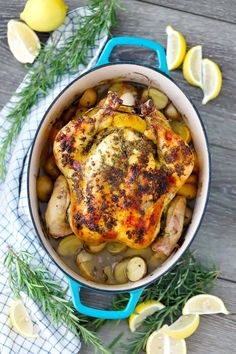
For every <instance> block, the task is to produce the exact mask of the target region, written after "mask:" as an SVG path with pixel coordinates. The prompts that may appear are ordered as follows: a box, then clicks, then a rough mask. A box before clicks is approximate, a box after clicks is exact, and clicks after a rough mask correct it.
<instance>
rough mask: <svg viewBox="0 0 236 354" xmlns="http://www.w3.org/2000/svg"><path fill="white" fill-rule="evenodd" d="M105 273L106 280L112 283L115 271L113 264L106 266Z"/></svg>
mask: <svg viewBox="0 0 236 354" xmlns="http://www.w3.org/2000/svg"><path fill="white" fill-rule="evenodd" d="M102 271H103V274H104V280H105V281H106V282H107V283H108V284H111V283H112V282H113V272H112V268H111V266H109V265H108V266H105V267H104V268H103V270H102Z"/></svg>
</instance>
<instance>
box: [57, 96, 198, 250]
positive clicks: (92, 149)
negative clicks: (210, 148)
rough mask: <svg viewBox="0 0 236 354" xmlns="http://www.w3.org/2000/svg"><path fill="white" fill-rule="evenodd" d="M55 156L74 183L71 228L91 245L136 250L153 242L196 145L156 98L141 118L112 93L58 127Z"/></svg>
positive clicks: (188, 168)
mask: <svg viewBox="0 0 236 354" xmlns="http://www.w3.org/2000/svg"><path fill="white" fill-rule="evenodd" d="M117 122H119V124H118V123H117ZM54 156H55V159H56V163H57V166H58V167H59V169H60V170H61V172H62V173H63V175H64V176H65V178H66V179H67V182H68V185H69V189H70V198H71V206H70V213H71V215H70V224H71V228H72V230H73V232H74V233H75V234H76V235H77V236H78V237H79V238H81V239H83V240H85V241H88V242H103V241H109V240H110V241H119V242H122V243H125V244H126V245H127V246H129V247H132V248H145V247H147V246H149V245H150V244H151V243H152V242H153V240H154V239H155V237H156V236H157V234H158V232H159V230H160V221H161V216H162V213H163V210H164V209H165V207H166V206H167V205H168V204H169V202H170V201H171V200H172V199H173V197H174V196H175V194H176V192H177V191H178V189H179V188H180V187H181V186H182V185H183V184H184V183H185V181H186V179H187V178H188V177H189V175H190V174H191V172H192V169H193V163H194V162H193V155H192V152H191V149H190V147H189V146H188V145H187V144H185V142H184V141H183V140H182V138H181V137H180V136H178V135H176V134H175V133H174V132H173V131H172V130H171V128H170V126H169V123H168V121H167V120H166V119H165V117H163V116H161V115H160V114H159V113H158V111H157V110H156V109H155V107H154V105H153V103H152V101H151V100H149V101H147V102H146V103H144V104H143V105H142V107H141V115H140V116H138V115H136V114H134V113H128V112H125V110H123V109H122V100H121V99H120V98H119V97H118V96H117V95H116V93H114V92H108V96H107V98H106V100H105V101H104V102H103V104H102V105H100V106H98V107H95V108H93V109H91V110H89V111H88V112H86V113H85V115H84V116H83V117H82V118H79V119H77V120H72V121H70V122H69V123H68V124H67V125H66V126H65V127H63V128H62V129H61V130H60V132H59V133H58V135H57V136H56V139H55V142H54Z"/></svg>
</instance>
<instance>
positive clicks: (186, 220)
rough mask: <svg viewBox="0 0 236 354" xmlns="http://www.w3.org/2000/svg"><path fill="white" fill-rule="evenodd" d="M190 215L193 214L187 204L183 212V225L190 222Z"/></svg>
mask: <svg viewBox="0 0 236 354" xmlns="http://www.w3.org/2000/svg"><path fill="white" fill-rule="evenodd" d="M192 216H193V211H192V209H191V208H189V207H188V206H187V207H186V209H185V214H184V226H187V225H188V224H189V223H190V221H191V219H192Z"/></svg>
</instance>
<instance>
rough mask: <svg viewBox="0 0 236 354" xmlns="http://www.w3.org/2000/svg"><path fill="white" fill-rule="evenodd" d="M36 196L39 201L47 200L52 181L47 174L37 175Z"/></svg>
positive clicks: (51, 189) (50, 191) (50, 192)
mask: <svg viewBox="0 0 236 354" xmlns="http://www.w3.org/2000/svg"><path fill="white" fill-rule="evenodd" d="M36 190H37V195H38V198H39V199H40V200H41V202H48V201H49V199H50V196H51V194H52V191H53V182H52V180H51V178H50V177H48V176H39V177H38V178H37V182H36Z"/></svg>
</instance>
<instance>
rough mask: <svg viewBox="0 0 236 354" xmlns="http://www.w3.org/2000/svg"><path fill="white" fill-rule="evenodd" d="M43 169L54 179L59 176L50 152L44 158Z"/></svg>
mask: <svg viewBox="0 0 236 354" xmlns="http://www.w3.org/2000/svg"><path fill="white" fill-rule="evenodd" d="M44 170H45V172H47V173H48V174H49V175H50V176H51V177H53V178H54V179H56V178H57V177H58V176H59V174H60V171H59V169H58V167H57V165H56V163H55V159H54V156H53V155H52V154H51V155H50V156H49V158H48V159H47V160H46V162H45V165H44Z"/></svg>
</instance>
